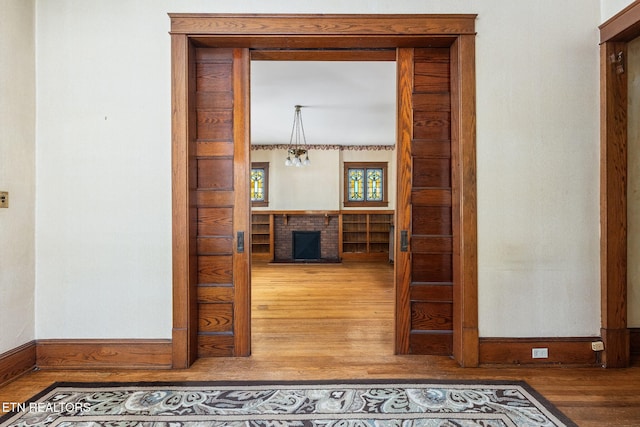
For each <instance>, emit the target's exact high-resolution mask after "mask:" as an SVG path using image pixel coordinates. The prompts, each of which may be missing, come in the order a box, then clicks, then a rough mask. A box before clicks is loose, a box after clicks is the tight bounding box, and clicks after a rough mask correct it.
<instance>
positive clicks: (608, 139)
mask: <svg viewBox="0 0 640 427" xmlns="http://www.w3.org/2000/svg"><path fill="white" fill-rule="evenodd" d="M638 35H640V1H636V2H634V3H632V4H631V5H629V6H628V7H627V8H625V9H624V10H622V11H621V12H620V13H618V14H617V15H616V16H614V17H613V18H611V19H610V20H608V21H607V22H605V23H604V24H602V25H601V26H600V40H601V45H600V235H601V238H600V272H601V280H600V289H601V311H602V316H601V317H602V324H601V330H600V334H601V335H602V340H603V341H604V344H605V351H604V353H603V355H602V362H603V365H604V366H605V367H607V368H622V367H626V366H628V365H629V362H630V334H629V330H628V329H627V185H626V181H627V108H628V107H627V93H628V90H627V76H626V74H625V73H624V60H625V58H626V54H627V42H629V41H631V40H633V39H634V38H636V37H637V36H638ZM612 58H614V59H617V58H620V59H621V61H622V64H618V63H616V61H612ZM620 65H622V67H621V66H620Z"/></svg>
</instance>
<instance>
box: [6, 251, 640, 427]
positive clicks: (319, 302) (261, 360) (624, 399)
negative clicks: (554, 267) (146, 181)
mask: <svg viewBox="0 0 640 427" xmlns="http://www.w3.org/2000/svg"><path fill="white" fill-rule="evenodd" d="M252 286H253V289H252V312H253V315H252V331H253V336H252V340H253V342H252V355H251V356H250V357H246V358H211V359H201V360H199V361H197V362H196V363H195V364H194V365H193V366H192V367H191V368H190V369H187V370H170V371H157V370H156V371H146V370H119V371H116V370H105V371H63V370H46V371H45V370H41V371H35V372H31V373H28V374H26V375H23V376H22V377H20V378H18V379H17V380H15V381H13V382H12V383H10V384H8V385H6V386H4V387H2V388H0V402H16V401H24V400H26V399H27V398H29V397H31V396H32V395H34V394H36V393H37V392H38V391H40V390H41V389H42V388H44V387H46V386H48V385H50V384H51V383H53V382H55V381H189V380H314V379H367V378H369V379H387V378H389V379H390V378H397V379H411V378H421V379H440V378H441V379H500V380H524V381H527V382H528V383H529V384H530V385H531V386H532V387H534V388H535V389H536V390H537V391H538V392H540V393H542V395H543V396H545V397H546V398H547V399H548V400H549V401H551V402H552V403H553V404H555V405H556V406H557V407H558V408H559V409H560V410H561V411H563V412H564V413H565V414H566V415H567V416H569V417H570V418H571V419H573V420H574V421H575V422H576V423H577V424H578V425H580V426H588V427H591V426H640V363H639V361H638V360H635V361H634V364H633V366H632V367H631V368H626V369H615V370H605V369H601V368H564V367H563V368H560V367H536V368H529V367H482V368H475V369H474V368H467V369H463V368H459V367H458V366H457V364H456V363H455V362H454V361H453V360H451V359H450V358H447V357H429V356H396V355H394V354H393V300H394V296H393V267H392V266H389V265H388V264H386V263H377V264H369V263H343V264H334V265H329V264H321V265H314V264H307V265H268V264H266V263H255V264H254V266H253V268H252Z"/></svg>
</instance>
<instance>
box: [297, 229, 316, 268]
mask: <svg viewBox="0 0 640 427" xmlns="http://www.w3.org/2000/svg"><path fill="white" fill-rule="evenodd" d="M292 238H293V242H292V243H293V245H292V247H293V260H294V261H304V260H319V259H320V257H321V253H322V252H321V251H320V231H293V233H292Z"/></svg>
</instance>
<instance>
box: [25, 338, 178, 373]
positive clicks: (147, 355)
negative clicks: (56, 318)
mask: <svg viewBox="0 0 640 427" xmlns="http://www.w3.org/2000/svg"><path fill="white" fill-rule="evenodd" d="M36 363H37V366H38V368H40V369H171V367H172V346H171V340H147V339H126V340H114V339H72V340H67V339H47V340H38V341H37V344H36Z"/></svg>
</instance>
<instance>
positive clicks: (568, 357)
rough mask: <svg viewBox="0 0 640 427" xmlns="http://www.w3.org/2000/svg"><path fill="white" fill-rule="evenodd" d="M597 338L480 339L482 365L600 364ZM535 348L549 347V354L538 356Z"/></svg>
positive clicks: (598, 339)
mask: <svg viewBox="0 0 640 427" xmlns="http://www.w3.org/2000/svg"><path fill="white" fill-rule="evenodd" d="M593 341H600V338H598V337H578V338H480V365H563V366H599V365H600V364H601V361H600V353H599V352H595V351H593V350H592V349H591V343H592V342H593ZM534 348H536V349H544V348H546V349H547V350H548V356H549V357H547V358H539V359H538V358H536V359H534V358H533V357H532V350H533V349H534Z"/></svg>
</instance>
